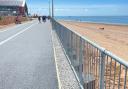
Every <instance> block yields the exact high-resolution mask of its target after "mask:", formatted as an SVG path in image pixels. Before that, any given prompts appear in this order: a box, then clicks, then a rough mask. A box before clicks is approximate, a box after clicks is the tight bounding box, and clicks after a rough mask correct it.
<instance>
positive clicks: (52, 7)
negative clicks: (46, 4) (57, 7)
mask: <svg viewBox="0 0 128 89" xmlns="http://www.w3.org/2000/svg"><path fill="white" fill-rule="evenodd" d="M52 18H54V2H53V0H52Z"/></svg>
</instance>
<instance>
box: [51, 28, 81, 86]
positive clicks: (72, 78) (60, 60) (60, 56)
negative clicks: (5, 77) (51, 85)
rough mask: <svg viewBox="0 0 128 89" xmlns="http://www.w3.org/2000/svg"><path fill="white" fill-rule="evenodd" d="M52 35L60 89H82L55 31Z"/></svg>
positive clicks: (52, 31)
mask: <svg viewBox="0 0 128 89" xmlns="http://www.w3.org/2000/svg"><path fill="white" fill-rule="evenodd" d="M51 35H52V42H53V50H54V57H55V65H56V71H57V78H58V87H59V89H82V88H81V85H80V83H79V81H78V78H77V77H76V75H75V72H74V69H73V67H72V66H71V64H70V62H69V60H68V58H67V56H66V55H65V52H64V49H63V48H62V45H61V43H60V42H59V39H58V38H57V35H56V33H55V31H54V30H51Z"/></svg>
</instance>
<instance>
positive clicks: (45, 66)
mask: <svg viewBox="0 0 128 89" xmlns="http://www.w3.org/2000/svg"><path fill="white" fill-rule="evenodd" d="M8 29H9V28H8ZM51 38H52V37H51V24H50V22H47V23H45V24H44V23H42V24H39V23H38V22H37V21H33V22H29V23H25V24H22V25H20V26H18V27H13V28H11V29H10V30H7V31H3V32H0V89H58V84H57V76H56V69H55V63H54V55H53V49H52V41H51Z"/></svg>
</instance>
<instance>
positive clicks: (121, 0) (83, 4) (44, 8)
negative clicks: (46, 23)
mask: <svg viewBox="0 0 128 89" xmlns="http://www.w3.org/2000/svg"><path fill="white" fill-rule="evenodd" d="M48 2H49V0H27V4H28V8H29V11H30V13H38V14H40V15H48V13H49V11H48V10H49V9H48V7H49V4H48ZM54 5H55V15H56V16H115V15H117V16H122V15H127V16H128V0H54Z"/></svg>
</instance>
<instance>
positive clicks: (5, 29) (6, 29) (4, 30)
mask: <svg viewBox="0 0 128 89" xmlns="http://www.w3.org/2000/svg"><path fill="white" fill-rule="evenodd" d="M29 23H33V22H27V23H24V24H19V25H18V26H14V27H12V28H10V29H9V28H8V27H7V28H3V29H1V30H0V33H2V32H6V31H8V30H12V29H15V28H18V27H21V26H23V25H26V24H29Z"/></svg>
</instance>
